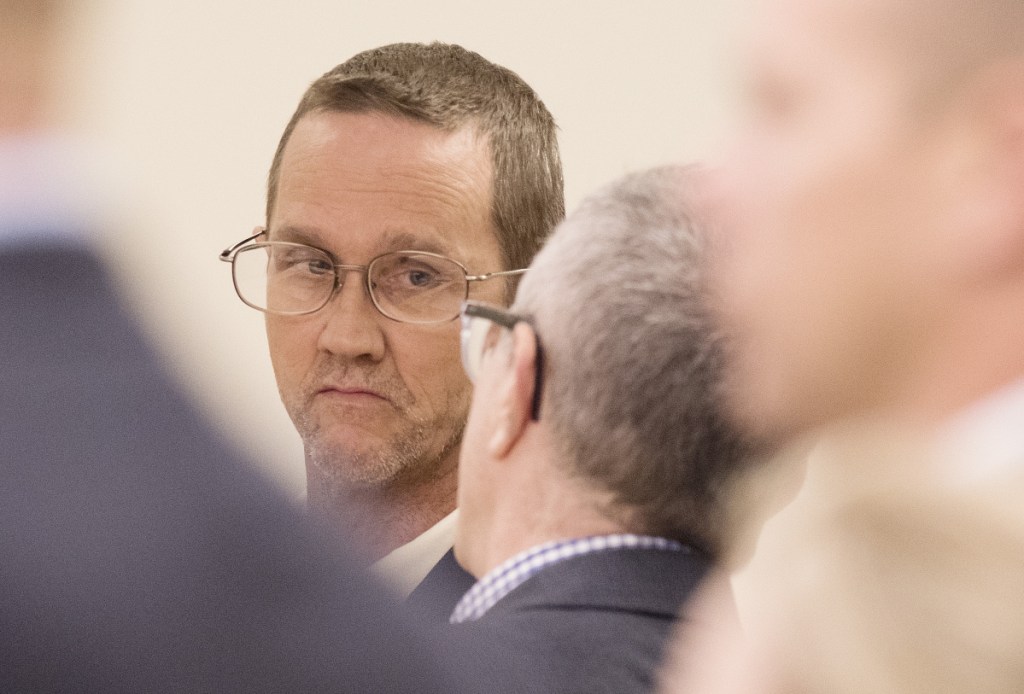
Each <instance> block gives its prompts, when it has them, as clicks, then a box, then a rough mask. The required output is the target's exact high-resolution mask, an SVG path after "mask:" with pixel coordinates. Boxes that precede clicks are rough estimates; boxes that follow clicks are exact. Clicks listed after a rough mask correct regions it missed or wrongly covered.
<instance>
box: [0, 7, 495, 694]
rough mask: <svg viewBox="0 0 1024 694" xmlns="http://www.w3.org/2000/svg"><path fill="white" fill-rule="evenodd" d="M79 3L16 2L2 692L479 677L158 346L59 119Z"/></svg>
mask: <svg viewBox="0 0 1024 694" xmlns="http://www.w3.org/2000/svg"><path fill="white" fill-rule="evenodd" d="M64 9H65V8H64V7H63V3H61V2H48V1H46V0H0V36H2V40H0V181H2V182H3V185H2V187H0V326H2V328H0V529H2V530H0V555H2V557H3V560H2V562H0V690H2V691H5V692H8V691H9V692H16V691H17V692H25V691H34V692H35V691H97V692H99V691H103V692H117V691H124V692H143V691H144V692H161V691H168V692H169V691H238V692H243V691H244V692H252V691H278V692H280V691H330V692H368V691H388V692H391V691H405V692H423V691H434V692H449V691H472V690H475V688H471V687H465V688H464V687H463V686H462V685H461V684H460V683H459V682H456V681H453V677H454V676H451V675H448V674H445V673H444V672H442V671H441V670H442V666H441V665H440V663H441V662H451V663H457V662H458V658H457V657H454V656H451V655H449V656H447V657H446V658H444V659H442V657H441V656H439V655H435V654H433V653H432V652H431V646H430V644H429V642H427V641H426V640H425V639H423V638H422V637H421V636H419V635H417V634H416V632H415V631H414V629H413V628H412V627H410V626H407V625H405V624H404V623H403V622H400V621H399V620H398V619H397V618H396V617H395V616H394V615H393V614H392V613H391V611H390V604H389V602H388V601H387V599H386V598H385V597H384V595H383V594H382V591H380V590H379V589H378V588H376V587H375V586H373V585H371V583H370V581H369V580H368V579H367V578H365V577H364V576H363V575H362V574H361V573H359V572H358V571H357V570H356V569H354V568H353V567H352V565H351V561H350V560H349V559H347V558H346V556H345V555H344V554H343V548H342V547H340V546H339V545H337V544H336V539H332V538H335V534H334V533H333V532H332V533H327V532H323V531H322V530H320V529H318V527H317V526H315V525H313V524H312V523H311V522H310V521H309V519H307V518H306V517H305V515H304V514H303V513H302V512H300V511H298V510H296V509H294V508H292V507H291V506H289V504H287V503H286V501H285V500H284V499H283V497H282V496H281V495H280V494H279V493H278V492H277V491H276V490H274V489H273V488H271V486H270V485H269V484H268V483H267V482H265V481H263V480H262V479H260V478H259V477H258V476H257V475H256V474H255V473H254V472H253V471H252V470H251V469H250V468H249V467H248V466H247V465H245V464H244V463H243V462H242V461H240V460H238V459H237V458H236V456H235V454H234V453H233V452H232V451H231V450H230V449H229V448H228V447H227V446H225V445H224V444H223V443H222V441H221V440H220V438H219V436H217V434H216V433H215V432H214V431H213V430H212V429H211V428H210V427H209V426H207V424H206V423H205V422H204V421H202V420H201V419H200V418H199V417H198V416H197V414H196V412H195V410H194V409H193V408H192V406H191V405H190V403H188V402H187V401H186V399H185V398H184V397H183V396H182V394H181V393H180V392H179V390H178V388H177V387H176V385H175V384H174V382H173V380H172V379H171V378H170V377H169V376H168V374H167V373H165V372H164V369H163V367H162V365H161V364H160V363H159V362H158V360H157V359H156V357H155V356H154V354H153V353H152V352H151V351H150V349H149V348H148V347H147V345H146V344H145V340H144V338H143V336H142V334H141V332H140V330H139V328H138V325H137V323H136V321H135V320H134V319H133V317H132V316H131V315H130V314H129V313H128V312H127V311H126V310H125V306H124V304H123V303H122V301H121V297H119V296H118V293H117V292H116V291H115V290H114V287H113V286H112V281H111V276H110V274H109V273H108V271H107V268H106V267H105V266H104V264H103V262H102V261H101V260H100V259H99V258H98V256H97V254H96V253H95V252H94V250H93V238H92V236H91V234H90V226H91V220H90V219H88V218H87V217H86V216H85V215H84V213H82V211H81V210H82V208H81V206H80V205H79V204H78V202H77V201H78V200H79V197H78V196H77V195H76V194H75V186H76V185H77V184H79V183H80V181H79V180H78V178H77V176H76V175H75V172H74V171H71V170H70V169H69V167H68V165H67V164H66V161H67V160H68V159H69V152H68V148H67V147H66V146H65V144H64V143H65V140H64V139H63V138H61V137H58V136H56V135H52V134H51V130H50V126H49V121H48V118H47V115H46V114H47V108H46V97H47V96H49V95H50V89H51V84H50V81H49V73H50V71H51V70H54V69H56V68H54V67H53V66H51V65H50V64H49V63H48V62H47V61H48V60H50V55H49V50H48V48H49V46H52V45H56V43H57V42H58V39H59V36H60V34H59V31H58V27H59V25H60V22H61V18H62V16H63V15H62V12H63V10H64ZM70 158H71V159H72V160H73V159H74V158H73V157H70ZM460 670H461V671H462V672H463V673H464V672H465V671H466V667H465V666H463V667H461V668H460ZM461 676H463V675H460V677H461Z"/></svg>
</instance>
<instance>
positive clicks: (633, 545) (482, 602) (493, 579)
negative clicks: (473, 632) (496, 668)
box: [448, 534, 690, 624]
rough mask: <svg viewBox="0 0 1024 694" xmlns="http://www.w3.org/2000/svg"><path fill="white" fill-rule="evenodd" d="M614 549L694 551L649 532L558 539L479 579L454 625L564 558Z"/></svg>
mask: <svg viewBox="0 0 1024 694" xmlns="http://www.w3.org/2000/svg"><path fill="white" fill-rule="evenodd" d="M610 549H659V550H664V551H669V552H683V551H690V548H689V547H687V546H686V545H684V544H682V543H680V542H676V541H675V540H668V539H666V538H663V537H651V536H649V535H631V534H618V535H593V536H591V537H580V538H576V539H573V540H555V541H553V542H547V543H545V544H542V545H537V546H536V547H531V548H530V549H528V550H526V551H525V552H520V553H519V554H517V555H515V556H513V557H512V558H511V559H509V560H507V561H505V562H503V563H502V564H500V565H499V566H497V567H496V568H494V569H492V570H491V571H489V572H488V573H487V575H486V576H484V577H483V578H481V579H480V580H479V581H477V582H476V583H475V584H474V585H473V587H472V588H470V589H469V591H467V592H466V594H465V595H463V596H462V599H461V600H459V602H458V604H457V605H456V606H455V609H454V610H453V611H452V614H451V617H449V618H448V621H449V622H451V623H452V624H460V623H462V622H472V621H475V620H477V619H480V618H481V617H483V616H484V615H485V614H486V613H487V611H488V610H489V609H491V608H492V607H494V605H495V604H496V603H497V602H498V601H499V600H501V599H502V598H503V597H505V596H506V595H508V594H509V593H511V592H512V591H513V590H515V589H516V588H518V587H519V586H520V585H522V584H523V583H524V582H525V581H526V580H527V579H529V578H530V577H532V576H534V575H536V574H537V573H538V572H539V571H541V570H542V569H545V568H547V567H549V566H551V565H553V564H557V563H558V562H560V561H563V560H565V559H569V558H570V557H578V556H580V555H583V554H590V553H591V552H602V551H605V550H610Z"/></svg>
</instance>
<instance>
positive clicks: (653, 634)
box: [450, 549, 710, 694]
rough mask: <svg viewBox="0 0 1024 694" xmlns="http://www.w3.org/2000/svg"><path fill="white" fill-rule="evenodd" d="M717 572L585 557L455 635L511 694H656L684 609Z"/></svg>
mask: <svg viewBox="0 0 1024 694" xmlns="http://www.w3.org/2000/svg"><path fill="white" fill-rule="evenodd" d="M709 567H710V564H709V562H708V561H707V560H706V559H704V558H703V555H700V554H698V553H692V554H689V553H684V552H665V551H659V550H634V549H619V550H607V551H602V552H594V553H591V554H585V555H581V556H578V557H574V558H571V559H566V560H564V561H561V562H559V563H557V564H555V565H553V566H549V567H547V568H545V569H543V570H541V571H540V572H539V573H538V574H537V575H535V576H533V577H532V578H530V579H528V580H527V581H526V582H525V583H523V584H522V585H520V586H519V587H518V588H516V589H515V590H513V591H512V592H511V593H509V594H508V595H507V596H505V597H504V598H502V599H501V600H500V601H499V602H498V603H497V604H495V605H494V607H492V608H491V609H490V610H489V611H488V612H487V613H486V614H485V615H484V616H483V617H482V618H481V619H480V620H478V621H476V622H467V623H463V624H455V625H452V626H451V627H450V632H451V633H452V636H453V638H454V640H455V641H456V642H458V643H461V644H464V645H465V646H466V647H468V648H475V649H476V651H477V656H476V657H477V659H478V662H479V663H481V664H482V667H483V668H484V669H485V670H486V671H487V672H488V673H489V674H488V676H489V677H490V678H491V680H492V682H494V683H496V684H497V683H500V688H502V689H503V690H504V691H509V692H523V693H525V692H546V693H549V694H563V693H566V692H579V693H580V694H584V693H585V694H597V693H600V692H608V693H609V694H611V693H612V692H616V693H620V692H630V693H633V692H646V691H649V690H651V688H652V687H653V686H654V683H655V677H656V674H657V668H658V666H659V665H660V663H661V660H662V654H663V650H664V647H665V642H666V639H667V637H668V636H669V634H670V632H671V631H672V628H673V626H674V625H673V622H674V621H675V619H676V617H677V615H678V614H679V611H680V607H681V606H682V605H683V603H684V602H685V601H686V599H687V597H688V596H689V595H690V593H691V592H692V591H693V589H694V587H695V586H696V585H697V584H698V582H699V581H700V580H701V578H702V577H703V576H704V575H705V573H706V572H707V570H708V568H709ZM496 688H498V687H497V686H496Z"/></svg>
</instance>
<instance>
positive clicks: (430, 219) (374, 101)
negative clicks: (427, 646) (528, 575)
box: [222, 44, 564, 615]
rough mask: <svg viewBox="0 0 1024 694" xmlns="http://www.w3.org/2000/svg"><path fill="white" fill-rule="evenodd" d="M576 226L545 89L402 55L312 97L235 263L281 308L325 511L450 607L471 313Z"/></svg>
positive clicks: (289, 387)
mask: <svg viewBox="0 0 1024 694" xmlns="http://www.w3.org/2000/svg"><path fill="white" fill-rule="evenodd" d="M563 214H564V202H563V193H562V175H561V163H560V160H559V156H558V149H557V142H556V139H555V125H554V121H553V119H552V118H551V115H550V114H549V113H548V111H547V109H546V108H545V107H544V105H543V104H542V103H541V102H540V100H539V99H538V98H537V96H536V94H535V93H534V92H533V90H532V89H530V87H529V86H528V85H526V84H525V83H524V82H523V81H522V80H521V79H520V78H519V77H518V76H516V75H515V74H514V73H512V72H511V71H509V70H507V69H505V68H502V67H500V66H497V65H494V64H492V63H490V62H488V61H486V60H484V59H483V58H481V57H480V56H479V55H477V54H475V53H472V52H470V51H467V50H465V49H462V48H460V47H458V46H454V45H443V44H431V45H421V44H396V45H391V46H384V47H382V48H377V49H373V50H369V51H366V52H363V53H360V54H358V55H356V56H354V57H353V58H351V59H350V60H348V61H347V62H345V63H343V64H341V65H339V66H337V67H336V68H334V69H333V70H331V71H330V72H328V73H327V74H325V75H324V76H322V77H321V78H320V79H318V80H317V81H316V82H314V83H313V85H312V86H311V87H310V88H309V89H308V90H307V92H306V94H305V95H304V96H303V98H302V100H301V102H300V104H299V106H298V109H297V110H296V112H295V114H294V115H293V116H292V119H291V121H290V122H289V123H288V126H287V127H286V129H285V132H284V135H283V136H282V138H281V141H280V144H279V145H278V149H277V153H276V154H275V156H274V161H273V164H272V166H271V170H270V177H269V186H268V191H267V222H266V225H265V226H264V227H260V228H258V229H256V230H255V231H254V233H253V234H252V235H251V236H250V238H248V239H245V240H244V241H242V242H240V243H239V244H236V245H235V246H233V247H232V248H230V249H228V250H227V251H225V252H224V254H222V258H223V259H225V260H228V261H231V262H232V263H233V275H234V283H235V288H236V290H237V292H238V295H239V296H240V297H241V299H242V301H244V302H245V303H246V304H248V305H249V306H252V307H253V308H256V309H258V310H261V311H264V312H265V313H266V326H267V337H268V340H269V343H270V354H271V359H272V361H273V365H274V371H275V374H276V376H277V382H278V387H279V389H280V392H281V398H282V400H283V401H284V405H285V407H286V409H287V410H288V413H289V415H290V416H291V418H292V421H293V422H294V423H295V426H296V428H297V429H298V431H299V433H300V435H301V436H302V439H303V443H304V447H305V458H306V472H307V483H308V494H309V504H310V506H311V507H312V508H313V509H315V510H317V511H319V512H322V513H325V514H328V515H330V516H332V517H333V518H335V519H337V520H338V521H339V523H340V524H341V526H342V527H343V528H344V529H345V531H346V532H347V533H348V534H349V535H350V536H352V538H353V539H354V540H355V541H356V542H357V543H359V544H361V546H362V549H363V551H364V554H365V557H366V558H367V560H368V561H372V562H377V563H376V566H377V568H378V569H379V570H380V571H381V572H382V573H384V574H386V575H387V576H388V577H389V578H391V579H392V580H393V581H395V582H396V587H398V588H399V590H400V591H401V592H403V593H405V594H408V593H409V592H410V591H412V590H413V589H414V588H415V587H416V586H417V585H418V584H421V582H422V585H420V588H419V589H418V590H417V591H416V593H415V594H414V595H413V600H414V601H415V602H419V603H422V604H424V605H427V604H430V603H436V604H437V605H438V606H439V609H440V611H441V612H443V613H444V614H445V615H447V612H448V611H449V610H450V608H451V605H452V604H453V603H454V601H455V600H456V599H457V598H458V596H459V595H461V593H462V591H463V590H464V589H465V588H466V587H468V585H469V584H470V583H471V582H472V581H471V579H470V578H468V577H467V576H466V575H465V574H464V573H463V572H462V571H461V569H459V568H458V566H457V564H456V563H455V562H454V560H453V559H452V557H451V555H450V552H449V550H450V548H451V543H452V537H453V533H454V522H455V517H454V511H455V491H456V484H457V463H458V454H459V447H460V444H461V441H462V432H463V428H464V426H465V420H466V414H467V411H468V407H469V398H470V385H469V381H468V380H467V378H466V376H465V374H464V373H463V371H462V368H461V366H460V365H459V358H458V339H459V338H458V335H459V326H458V321H457V318H458V314H459V306H460V304H461V303H462V301H463V300H465V299H466V298H473V299H484V300H487V301H490V302H496V303H499V304H501V303H506V302H507V301H508V300H510V299H511V297H512V295H513V293H514V290H515V278H516V276H517V275H518V274H520V273H521V272H522V271H523V270H522V269H523V268H525V267H526V266H527V265H528V264H529V262H530V259H531V258H532V256H533V254H534V253H535V252H536V251H537V249H538V248H539V247H540V245H541V244H542V243H543V241H544V239H545V238H546V236H547V235H548V233H549V232H550V230H551V229H552V228H553V227H554V225H555V224H556V223H557V222H558V221H559V220H560V219H561V217H562V216H563ZM446 553H447V554H446ZM428 572H430V576H429V580H426V581H424V580H423V579H424V577H425V575H427V574H428ZM442 605H443V607H442Z"/></svg>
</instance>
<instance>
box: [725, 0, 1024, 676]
mask: <svg viewBox="0 0 1024 694" xmlns="http://www.w3.org/2000/svg"><path fill="white" fill-rule="evenodd" d="M760 4H761V5H763V7H761V8H760V12H758V15H757V16H758V21H756V22H755V23H753V24H752V27H755V29H754V32H753V37H752V40H751V41H750V42H749V53H750V55H749V66H750V68H749V75H748V90H747V107H748V108H747V115H748V119H749V122H748V127H747V128H746V130H745V132H744V134H743V136H742V137H741V138H740V139H739V140H738V142H737V143H736V147H735V150H734V152H733V157H732V159H731V160H730V161H728V162H727V164H726V166H725V170H724V172H723V177H722V184H723V186H722V191H721V192H722V200H721V203H722V213H723V219H724V226H725V229H724V233H723V237H724V239H723V243H724V248H723V249H722V251H721V258H720V262H719V264H718V267H717V273H716V286H717V291H718V293H719V296H720V299H721V307H722V312H723V316H724V318H725V322H726V327H727V328H728V330H729V332H730V333H731V334H732V337H733V340H734V341H733V352H732V355H733V357H734V364H733V366H734V368H731V369H730V370H729V371H728V374H729V376H730V378H732V379H734V382H733V384H732V388H731V393H732V398H731V402H732V405H733V407H732V409H733V411H734V413H735V414H736V415H737V417H738V418H739V419H740V420H741V421H742V422H744V423H745V425H746V426H747V427H749V428H752V429H756V430H758V431H761V432H767V433H769V434H772V435H774V436H777V437H779V438H788V437H792V436H794V435H798V434H801V433H806V432H809V431H824V432H825V433H826V435H827V444H826V445H825V446H823V447H822V448H821V449H820V450H819V455H818V456H816V458H817V460H816V462H815V463H813V464H812V465H811V466H810V467H809V469H808V477H807V482H806V484H805V486H804V489H803V490H802V491H801V493H800V496H798V498H797V500H796V502H794V504H793V505H792V506H791V507H789V508H788V509H786V510H784V511H783V512H782V513H781V514H780V516H779V517H778V518H777V519H776V520H774V521H772V522H770V523H769V525H768V527H767V528H766V532H765V535H764V537H763V538H762V542H761V545H760V547H759V548H758V552H757V554H756V555H755V558H754V565H753V566H752V567H751V569H752V571H754V574H755V575H756V577H757V578H756V580H751V581H749V582H748V585H749V586H751V592H750V594H749V595H748V596H747V598H746V599H743V594H744V591H742V590H741V591H740V597H741V600H740V607H741V613H742V615H743V617H744V621H745V623H746V624H747V625H748V626H749V627H750V628H751V632H752V634H753V635H754V638H755V639H767V640H770V639H771V638H772V637H771V634H772V633H774V632H773V630H772V629H771V624H772V622H771V618H770V616H767V615H764V614H763V612H770V608H771V605H772V604H773V602H774V601H775V600H776V597H775V596H774V595H773V594H772V592H771V591H770V590H767V589H766V588H765V586H768V585H771V583H772V580H771V579H772V577H776V578H777V577H781V576H785V575H787V572H791V571H792V570H793V563H792V562H791V561H789V559H788V558H792V557H794V556H799V555H800V551H799V549H798V548H799V547H800V546H802V542H803V540H801V539H800V538H802V536H803V529H806V528H808V527H828V524H829V523H831V519H832V517H833V516H841V514H842V513H844V509H846V508H847V507H849V506H851V505H856V504H858V503H860V502H861V500H862V499H872V498H875V497H876V496H878V495H880V494H884V493H886V491H887V490H889V489H907V490H914V489H918V490H921V489H922V488H924V487H932V486H937V487H939V488H940V489H936V490H933V492H934V493H935V494H936V495H940V494H942V493H947V492H956V491H959V492H962V493H964V494H967V493H971V494H978V493H982V491H981V490H992V491H993V492H994V493H995V492H998V490H999V488H1000V487H1005V486H1011V487H1013V486H1015V485H1016V486H1019V485H1020V484H1021V483H1022V481H1024V426H1022V422H1024V357H1022V355H1024V320H1021V317H1022V316H1024V5H1021V3H1019V2H1016V1H1014V0H982V1H981V2H976V3H960V2H954V1H953V0H867V1H866V2H865V1H862V0H816V1H813V2H812V1H811V0H765V2H762V3H760ZM942 488H945V489H946V490H947V492H943V491H942ZM970 564H971V562H970V561H968V560H967V556H966V555H965V556H964V561H963V562H962V564H961V566H963V567H969V566H970ZM964 570H967V569H966V568H965V569H964ZM1018 578H1019V576H1018ZM967 584H969V581H963V582H962V585H967ZM965 597H966V596H965ZM762 618H764V619H762ZM766 620H767V621H766ZM765 624H767V625H768V626H767V628H761V627H762V626H764V625H765ZM918 624H919V631H918V632H916V634H915V635H916V636H917V637H920V638H924V637H926V636H927V637H932V636H933V635H934V634H935V633H936V632H935V630H934V625H933V623H932V622H929V621H928V620H927V619H925V620H921V621H920V622H918ZM761 643H762V644H763V643H767V641H762V642H761ZM985 647H987V646H982V648H985ZM947 652H948V653H949V654H950V656H951V657H955V649H954V648H950V649H949V650H948V651H947ZM825 689H827V690H829V691H833V690H834V691H840V689H839V688H838V687H836V688H833V687H831V686H829V687H825ZM865 690H873V691H877V690H878V689H873V688H872V687H867V688H866V689H865ZM819 691H820V689H819ZM979 691H980V690H979Z"/></svg>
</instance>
